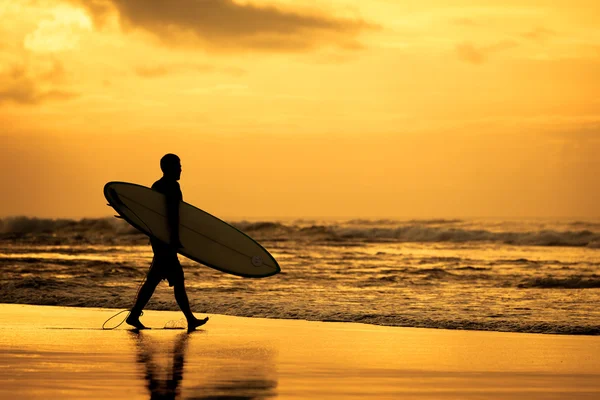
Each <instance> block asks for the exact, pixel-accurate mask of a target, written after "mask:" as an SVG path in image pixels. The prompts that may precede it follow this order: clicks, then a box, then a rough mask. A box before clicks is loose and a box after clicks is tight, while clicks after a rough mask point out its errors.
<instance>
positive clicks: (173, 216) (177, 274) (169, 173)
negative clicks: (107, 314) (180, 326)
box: [127, 154, 208, 331]
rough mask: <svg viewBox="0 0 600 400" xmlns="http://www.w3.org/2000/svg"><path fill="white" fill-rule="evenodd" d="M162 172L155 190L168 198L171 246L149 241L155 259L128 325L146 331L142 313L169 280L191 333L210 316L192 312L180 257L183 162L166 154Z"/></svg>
mask: <svg viewBox="0 0 600 400" xmlns="http://www.w3.org/2000/svg"><path fill="white" fill-rule="evenodd" d="M160 169H161V170H162V172H163V177H162V178H160V179H159V180H157V181H156V182H154V184H153V185H152V189H154V190H156V191H158V192H160V193H162V194H164V195H165V197H166V203H167V209H166V212H167V221H168V227H169V235H170V244H167V243H164V242H162V241H160V240H158V239H156V238H153V237H151V238H150V244H151V245H152V250H153V251H154V258H153V260H152V265H151V267H150V271H149V272H148V276H147V277H146V281H145V282H144V284H143V285H142V287H141V289H140V291H139V292H138V295H137V299H136V301H135V305H134V306H133V308H132V309H131V313H130V314H129V317H127V323H128V324H129V325H132V326H134V327H136V328H137V329H146V327H145V326H144V325H143V324H142V323H141V322H140V315H141V313H142V310H143V309H144V307H145V306H146V304H147V303H148V301H149V300H150V297H152V294H153V293H154V289H155V288H156V286H157V285H158V284H159V283H160V281H161V280H163V279H166V280H167V281H168V282H169V286H173V289H174V292H175V300H177V304H178V305H179V308H180V309H181V311H183V314H184V315H185V318H186V319H187V324H188V330H189V331H192V330H194V329H196V328H197V327H199V326H200V325H204V324H205V323H206V321H208V317H207V318H204V319H197V318H196V317H195V316H194V314H193V313H192V310H191V309H190V302H189V300H188V296H187V293H186V291H185V283H184V278H183V268H182V267H181V264H180V263H179V259H178V258H177V249H178V248H180V247H181V243H180V242H179V202H180V201H181V200H183V196H182V194H181V189H180V187H179V183H178V182H177V181H178V180H179V179H180V177H181V162H180V160H179V157H177V156H176V155H175V154H167V155H165V156H164V157H163V158H161V160H160Z"/></svg>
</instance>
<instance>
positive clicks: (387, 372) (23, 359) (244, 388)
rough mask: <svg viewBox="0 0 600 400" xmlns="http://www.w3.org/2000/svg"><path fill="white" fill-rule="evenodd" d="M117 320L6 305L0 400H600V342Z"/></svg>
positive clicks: (167, 317) (1, 308)
mask: <svg viewBox="0 0 600 400" xmlns="http://www.w3.org/2000/svg"><path fill="white" fill-rule="evenodd" d="M116 311H117V310H108V309H98V308H66V307H53V306H30V305H13V304H0V318H1V321H2V323H1V324H0V355H1V357H2V363H1V364H0V398H2V399H12V398H19V399H42V398H43V399H52V398H55V399H82V398H87V399H114V400H117V399H147V398H153V399H154V398H156V399H158V398H161V399H168V398H181V399H209V398H210V399H219V398H223V399H224V398H229V399H231V398H236V399H263V398H280V399H315V398H318V399H344V398H371V399H374V398H377V399H398V398H402V399H440V398H442V399H528V400H532V399H597V398H600V337H592V336H560V335H539V334H523V333H499V332H478V331H451V330H436V329H416V328H392V327H380V326H370V325H363V324H352V323H325V322H308V321H300V320H275V319H260V318H240V317H229V316H224V315H210V321H209V323H208V324H207V325H206V326H205V327H203V329H200V330H199V331H197V332H193V333H191V334H187V332H186V330H185V329H153V330H149V331H142V332H138V333H136V332H133V331H130V330H129V329H128V328H127V327H126V326H125V325H123V326H121V327H119V328H117V329H115V330H111V331H103V330H101V326H102V323H103V322H104V321H105V320H106V319H107V318H109V317H110V316H111V315H113V314H114V313H115V312H116ZM181 318H182V314H181V313H178V312H170V311H146V312H145V315H144V316H143V317H142V321H143V322H144V323H145V324H146V325H147V326H150V327H153V328H163V327H164V326H165V324H166V323H168V322H169V321H178V320H180V319H181ZM169 324H171V323H169Z"/></svg>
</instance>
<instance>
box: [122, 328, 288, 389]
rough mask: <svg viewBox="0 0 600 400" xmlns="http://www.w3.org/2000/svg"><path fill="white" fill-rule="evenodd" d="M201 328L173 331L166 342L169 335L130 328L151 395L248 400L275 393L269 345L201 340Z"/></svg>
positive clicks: (138, 359) (273, 368)
mask: <svg viewBox="0 0 600 400" xmlns="http://www.w3.org/2000/svg"><path fill="white" fill-rule="evenodd" d="M201 333H202V332H195V333H191V334H188V333H185V332H182V333H179V334H177V335H176V336H175V340H174V344H173V345H170V342H171V338H172V337H171V336H170V337H169V338H168V339H167V338H160V337H158V335H153V334H151V333H150V332H138V331H131V337H132V338H133V340H134V341H135V346H136V350H137V362H138V364H139V365H140V366H141V367H142V369H143V374H144V378H145V380H146V387H147V388H148V390H149V391H150V399H151V400H158V399H163V400H164V399H178V398H186V399H196V400H200V399H240V400H245V399H248V400H250V399H265V398H270V397H273V396H275V395H276V388H277V378H276V375H275V362H274V353H275V352H274V350H273V349H270V348H268V347H261V346H249V345H248V343H244V344H243V345H240V346H236V345H235V344H228V345H226V346H219V345H217V346H215V344H214V343H212V344H211V343H209V341H203V339H205V337H203V335H201ZM192 337H194V338H193V339H192ZM190 340H194V346H193V347H194V350H195V351H192V353H191V354H187V355H186V353H187V351H188V344H189V342H190ZM170 349H172V352H170V351H169V350H170ZM186 357H187V358H188V360H186ZM186 361H187V364H186ZM184 369H185V371H186V384H185V385H184V384H183V376H184ZM182 392H184V393H183V395H182Z"/></svg>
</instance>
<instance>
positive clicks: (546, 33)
mask: <svg viewBox="0 0 600 400" xmlns="http://www.w3.org/2000/svg"><path fill="white" fill-rule="evenodd" d="M554 35H556V32H554V31H553V30H550V29H546V28H539V27H538V28H535V29H532V30H531V31H529V32H525V33H523V34H522V35H521V36H522V37H524V38H525V39H531V40H535V41H538V42H544V41H546V40H548V39H549V38H550V37H552V36H554Z"/></svg>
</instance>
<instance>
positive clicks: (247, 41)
mask: <svg viewBox="0 0 600 400" xmlns="http://www.w3.org/2000/svg"><path fill="white" fill-rule="evenodd" d="M0 19H1V20H2V24H0V185H1V187H2V188H3V190H2V195H1V196H0V217H6V216H17V215H25V216H37V217H45V218H59V217H60V218H63V217H69V218H83V217H101V216H108V215H112V211H111V210H110V209H109V207H107V206H106V201H105V200H104V198H103V195H102V188H103V186H104V184H105V183H106V182H109V181H126V182H133V183H138V184H142V185H146V186H150V185H151V184H152V183H153V182H154V181H155V180H156V179H158V178H159V177H160V176H161V172H160V168H159V160H160V158H161V157H162V155H164V154H165V153H176V154H178V155H179V156H180V158H181V162H182V166H183V173H182V179H181V181H180V183H181V187H182V190H183V194H184V200H185V201H187V202H189V203H191V204H194V205H195V206H197V207H199V208H201V209H204V210H205V211H208V212H210V213H212V214H214V215H216V216H219V217H222V218H261V217H282V218H283V217H367V218H371V217H372V218H378V217H407V218H430V217H436V218H437V217H441V218H456V217H506V218H509V217H510V218H513V217H514V218H521V217H578V218H595V217H598V216H600V179H599V177H600V157H599V156H598V155H599V154H600V73H599V72H600V2H598V1H597V0H594V1H591V0H569V1H566V0H538V1H528V0H520V1H516V0H501V1H500V0H487V1H485V2H481V1H480V2H475V1H464V0H455V1H440V0H419V1H401V0H395V1H386V0H370V1H368V2H365V1H358V0H330V1H326V2H324V1H313V0H302V1H297V0H284V1H263V0H260V1H232V0H180V1H168V0H156V1H152V2H148V1H143V0H94V1H84V0H64V1H42V0H40V1H26V0H22V1H16V0H1V1H0Z"/></svg>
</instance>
